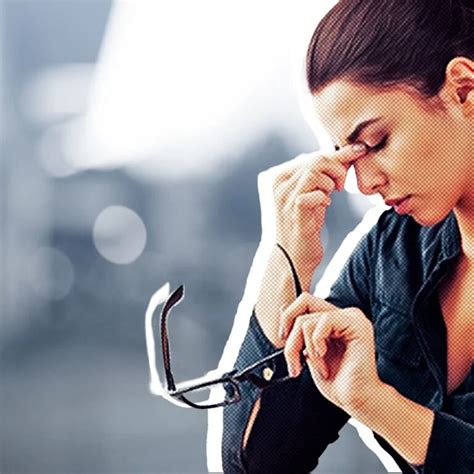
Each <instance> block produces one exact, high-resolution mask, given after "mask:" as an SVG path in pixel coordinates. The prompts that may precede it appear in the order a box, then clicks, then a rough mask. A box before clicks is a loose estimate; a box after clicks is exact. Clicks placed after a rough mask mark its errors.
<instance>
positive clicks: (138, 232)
mask: <svg viewBox="0 0 474 474" xmlns="http://www.w3.org/2000/svg"><path fill="white" fill-rule="evenodd" d="M93 235H94V244H95V246H96V248H97V251H98V252H99V253H100V254H101V255H102V256H103V257H104V258H105V259H107V260H108V261H110V262H112V263H116V264H119V265H124V264H128V263H132V262H133V261H135V260H136V259H137V258H138V257H139V256H140V255H141V254H142V252H143V250H144V248H145V244H146V239H147V232H146V228H145V224H144V223H143V220H142V219H141V218H140V216H139V215H138V214H137V213H136V212H134V211H132V210H131V209H129V208H128V207H125V206H109V207H107V208H106V209H104V210H103V211H102V212H101V213H100V214H99V215H98V216H97V219H96V221H95V223H94V231H93Z"/></svg>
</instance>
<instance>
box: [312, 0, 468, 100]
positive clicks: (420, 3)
mask: <svg viewBox="0 0 474 474" xmlns="http://www.w3.org/2000/svg"><path fill="white" fill-rule="evenodd" d="M456 56H464V57H468V58H470V59H474V0H340V1H339V2H338V3H337V4H336V5H335V6H334V7H333V8H332V9H331V10H330V11H329V12H328V13H327V14H326V16H325V17H324V18H323V19H322V21H321V22H320V23H319V25H318V27H317V28H316V31H315V32H314V34H313V37H312V39H311V42H310V45H309V48H308V52H307V57H306V79H307V82H308V87H309V90H310V91H311V93H312V94H315V93H316V92H318V91H320V90H321V89H322V88H323V87H325V86H326V85H328V84H329V83H330V82H332V81H333V80H335V79H348V80H351V81H353V82H355V83H359V84H370V85H372V86H376V87H385V86H390V85H397V84H406V85H410V86H413V87H414V88H415V89H416V90H417V91H418V92H419V93H421V94H422V95H423V96H424V97H426V98H430V97H433V96H435V95H437V94H438V92H439V91H440V89H441V87H442V86H443V84H444V80H445V70H446V66H447V65H448V63H449V61H450V60H451V59H452V58H454V57H456Z"/></svg>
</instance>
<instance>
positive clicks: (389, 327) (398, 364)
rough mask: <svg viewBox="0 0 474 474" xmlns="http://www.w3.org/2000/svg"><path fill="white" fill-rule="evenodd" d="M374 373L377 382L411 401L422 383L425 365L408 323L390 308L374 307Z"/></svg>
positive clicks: (377, 305)
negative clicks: (375, 371) (376, 376)
mask: <svg viewBox="0 0 474 474" xmlns="http://www.w3.org/2000/svg"><path fill="white" fill-rule="evenodd" d="M374 316H375V317H374V333H375V346H376V355H377V370H378V374H379V377H380V379H381V380H382V381H383V382H385V383H388V384H389V385H392V386H393V387H395V388H396V389H397V390H398V391H399V392H400V393H401V394H403V395H405V396H406V397H408V398H411V399H414V398H416V397H417V396H418V394H419V393H420V391H421V390H422V389H423V387H424V385H425V384H426V380H425V378H426V376H427V370H426V369H427V366H426V364H425V360H424V357H423V353H422V351H421V348H420V347H419V344H418V340H417V338H416V334H415V329H414V327H413V324H412V321H411V320H410V318H409V316H408V315H407V314H406V313H403V312H402V311H400V310H399V309H397V308H394V307H393V306H391V305H387V304H385V303H383V302H380V301H378V302H376V303H375V305H374Z"/></svg>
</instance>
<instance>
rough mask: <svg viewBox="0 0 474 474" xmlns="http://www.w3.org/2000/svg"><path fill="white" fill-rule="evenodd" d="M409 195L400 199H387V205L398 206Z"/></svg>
mask: <svg viewBox="0 0 474 474" xmlns="http://www.w3.org/2000/svg"><path fill="white" fill-rule="evenodd" d="M408 197H409V196H405V197H402V198H398V199H387V200H386V201H385V204H386V205H387V206H397V205H398V204H400V203H401V202H402V201H404V200H405V199H407V198H408Z"/></svg>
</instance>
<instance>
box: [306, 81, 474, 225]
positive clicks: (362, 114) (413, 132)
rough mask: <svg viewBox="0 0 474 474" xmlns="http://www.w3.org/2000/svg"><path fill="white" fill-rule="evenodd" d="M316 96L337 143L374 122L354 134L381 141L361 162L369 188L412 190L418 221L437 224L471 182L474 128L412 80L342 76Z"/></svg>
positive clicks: (393, 194) (397, 193)
mask: <svg viewBox="0 0 474 474" xmlns="http://www.w3.org/2000/svg"><path fill="white" fill-rule="evenodd" d="M313 101H314V106H315V109H316V113H317V115H318V117H319V119H320V120H321V123H322V125H323V126H324V128H325V129H326V130H327V131H328V133H329V134H330V136H331V138H332V140H333V143H334V145H335V146H336V147H342V146H344V145H346V144H347V143H349V142H350V141H352V140H350V141H348V137H349V136H350V135H351V134H352V133H353V131H354V130H355V129H356V127H357V125H358V124H360V123H361V122H365V121H368V120H370V121H373V122H372V123H370V124H368V125H367V126H366V127H364V128H363V129H362V130H361V131H360V134H359V135H358V136H353V137H352V139H353V140H354V141H356V142H363V143H365V144H367V145H368V146H369V147H375V149H374V150H371V151H369V152H368V153H367V155H366V156H364V157H362V158H360V159H359V160H357V161H356V162H354V168H355V172H356V176H357V183H358V186H359V189H360V191H361V192H362V193H363V194H375V193H379V194H380V195H381V196H382V197H383V199H384V200H392V199H399V198H403V197H406V196H411V197H410V199H409V201H408V202H407V203H406V204H407V209H406V211H407V212H408V213H409V214H410V215H411V216H412V217H413V218H414V219H415V220H416V221H417V222H418V223H420V224H422V225H434V224H436V223H437V222H439V221H441V220H442V219H443V218H444V217H446V215H447V214H448V213H449V212H450V211H451V210H452V209H453V208H454V207H456V206H457V205H458V203H459V202H460V200H461V198H462V197H463V194H464V193H465V192H466V190H467V189H469V182H471V183H472V181H470V178H471V176H470V175H472V174H473V171H472V170H471V167H472V161H471V160H472V158H473V157H472V148H471V146H472V143H469V142H470V141H471V142H472V139H471V140H470V139H469V135H468V134H469V133H470V136H471V137H472V128H470V129H469V128H468V127H467V126H466V120H465V117H463V116H462V114H459V113H456V112H454V111H453V110H452V109H451V108H448V109H446V110H441V109H440V108H436V107H434V104H429V103H428V101H427V100H426V99H422V98H420V97H419V96H416V95H415V94H414V93H413V92H411V91H410V89H408V87H404V88H403V87H400V88H390V89H386V90H381V89H377V88H371V87H366V86H361V85H356V84H354V83H351V82H348V81H342V80H341V81H334V82H333V83H331V84H329V85H328V86H326V87H325V88H324V89H322V90H321V91H320V92H318V93H317V94H315V95H314V96H313ZM469 174H470V175H469ZM471 192H472V191H471ZM471 205H473V207H474V202H473V203H471ZM473 210H474V209H473Z"/></svg>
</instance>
